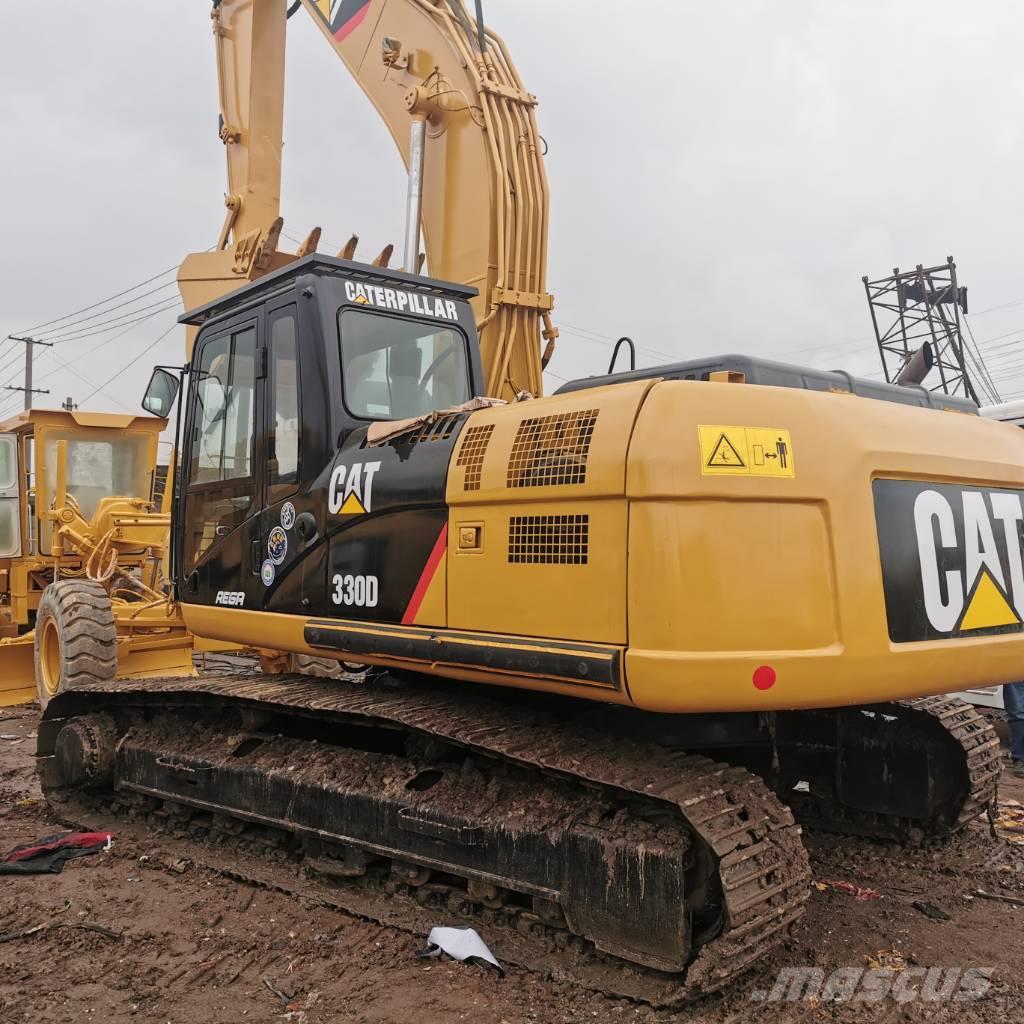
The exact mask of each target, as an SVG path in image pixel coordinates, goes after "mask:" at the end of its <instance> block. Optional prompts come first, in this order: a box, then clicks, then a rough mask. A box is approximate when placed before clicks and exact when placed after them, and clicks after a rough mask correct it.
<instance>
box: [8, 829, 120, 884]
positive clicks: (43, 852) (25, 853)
mask: <svg viewBox="0 0 1024 1024" xmlns="http://www.w3.org/2000/svg"><path fill="white" fill-rule="evenodd" d="M113 838H114V833H113V832H61V833H58V834H57V835H52V836H46V837H45V838H44V839H37V840H36V841H35V842H33V843H22V844H21V845H20V846H16V847H15V848H14V849H13V850H11V851H10V852H9V853H6V854H4V856H3V857H0V875H59V874H60V873H61V871H63V870H64V864H65V863H66V862H67V861H69V860H74V859H75V858H76V857H88V856H90V855H91V854H94V853H102V852H103V851H104V850H109V849H110V847H111V843H112V841H113Z"/></svg>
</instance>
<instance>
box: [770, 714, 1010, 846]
mask: <svg viewBox="0 0 1024 1024" xmlns="http://www.w3.org/2000/svg"><path fill="white" fill-rule="evenodd" d="M798 714H799V716H800V718H799V719H798V721H797V724H798V729H797V730H796V732H798V734H799V737H800V745H799V746H798V745H796V744H794V745H793V746H792V747H790V748H789V752H788V753H787V751H786V750H785V749H783V751H782V762H783V766H784V768H785V769H786V770H785V772H784V774H783V780H782V785H781V786H780V787H778V790H777V791H778V792H779V793H780V795H781V796H782V798H783V799H784V800H785V801H786V803H787V804H789V805H790V806H791V807H792V808H793V811H794V813H795V814H796V817H797V820H798V821H800V823H801V824H803V825H805V826H807V827H808V828H817V829H823V830H826V831H830V832H840V833H844V834H847V835H859V836H868V837H871V838H881V839H895V840H897V841H899V842H904V843H911V844H916V843H921V842H929V841H942V840H945V839H948V838H949V837H950V836H952V835H953V834H954V833H956V832H958V831H959V830H960V829H962V828H965V827H966V826H967V824H968V823H969V822H970V821H972V820H973V819H975V818H977V817H978V815H980V814H982V813H984V812H985V811H987V810H990V809H991V808H992V807H993V806H994V804H995V800H996V790H997V786H998V782H999V775H1000V772H1001V768H1002V766H1001V763H1000V752H999V738H998V736H997V735H996V733H995V731H994V730H993V729H992V727H991V726H990V725H989V723H988V722H987V721H986V720H985V718H984V717H983V716H982V715H981V714H980V713H979V712H978V710H977V709H976V708H974V707H973V706H972V705H970V704H968V703H966V702H965V701H962V700H960V699H959V698H956V697H947V696H945V695H940V696H936V697H921V698H918V699H915V700H904V701H898V702H894V703H890V704H876V705H871V706H870V707H866V708H861V709H857V708H844V709H840V710H838V711H808V712H799V713H798ZM808 737H810V738H809V739H808ZM821 737H827V739H824V740H823V741H821V742H820V743H819V740H820V739H821ZM844 737H845V739H844ZM850 737H852V741H851V740H850ZM844 742H845V743H847V744H848V747H847V748H846V749H849V750H850V751H852V753H851V754H847V753H844ZM816 747H817V749H815V748H816ZM794 751H795V756H794ZM822 751H824V752H825V753H826V755H827V756H826V758H825V759H824V761H819V763H824V764H825V765H827V766H828V771H827V773H819V777H818V778H814V772H815V769H814V768H813V767H807V766H808V765H810V764H812V763H813V761H814V759H815V758H816V757H818V758H819V759H820V755H821V752H822ZM787 757H788V758H789V759H790V761H791V762H792V763H790V764H788V765H787ZM826 774H827V777H825V776H826ZM801 776H804V777H807V778H811V779H812V781H811V784H810V787H809V789H801V790H794V789H793V780H794V779H795V778H798V777H801ZM858 776H860V778H859V777H858Z"/></svg>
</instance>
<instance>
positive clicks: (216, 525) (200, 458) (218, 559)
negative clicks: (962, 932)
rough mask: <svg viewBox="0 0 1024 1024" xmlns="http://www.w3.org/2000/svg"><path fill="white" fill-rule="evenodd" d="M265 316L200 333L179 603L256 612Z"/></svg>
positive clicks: (192, 395)
mask: <svg viewBox="0 0 1024 1024" xmlns="http://www.w3.org/2000/svg"><path fill="white" fill-rule="evenodd" d="M261 321H262V317H261V316H260V315H253V314H250V315H249V316H248V317H246V318H245V319H240V320H238V321H236V322H234V323H233V324H231V325H228V326H225V327H224V328H222V329H220V330H218V331H215V332H211V333H209V334H204V335H202V336H201V337H200V338H199V340H198V342H197V345H196V352H195V355H194V357H193V361H192V375H191V384H190V402H189V414H188V422H187V427H186V437H187V444H186V454H187V462H186V464H185V466H184V471H185V486H184V507H183V509H182V520H181V521H182V524H183V527H184V529H183V531H182V535H181V539H180V545H181V548H180V557H179V562H178V564H179V565H180V575H179V579H180V580H181V587H180V592H181V597H182V600H183V601H185V602H186V603H195V604H207V605H217V606H220V607H228V608H250V609H258V608H259V607H260V606H261V603H262V587H261V585H260V577H259V573H260V565H261V562H262V555H261V553H262V550H263V541H262V536H261V511H262V509H263V505H264V490H265V485H264V478H263V474H262V472H261V466H262V463H263V460H264V444H265V442H264V438H263V431H262V430H261V429H259V428H260V426H261V425H262V423H263V418H264V412H263V406H264V402H265V376H266V375H265V372H264V367H265V365H266V356H265V353H264V346H263V339H262V322H261Z"/></svg>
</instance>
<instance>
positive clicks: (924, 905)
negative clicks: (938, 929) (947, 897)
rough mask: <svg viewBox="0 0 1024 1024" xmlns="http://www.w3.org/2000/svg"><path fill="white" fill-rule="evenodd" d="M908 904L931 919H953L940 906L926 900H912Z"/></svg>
mask: <svg viewBox="0 0 1024 1024" xmlns="http://www.w3.org/2000/svg"><path fill="white" fill-rule="evenodd" d="M910 905H911V906H912V907H913V908H914V909H915V910H919V911H920V912H921V913H922V914H924V916H925V917H930V918H931V919H932V920H933V921H952V920H953V918H952V917H950V916H949V914H947V913H946V912H945V911H944V910H943V909H942V908H941V907H937V906H935V904H934V903H929V902H928V901H927V900H914V902H913V903H911V904H910Z"/></svg>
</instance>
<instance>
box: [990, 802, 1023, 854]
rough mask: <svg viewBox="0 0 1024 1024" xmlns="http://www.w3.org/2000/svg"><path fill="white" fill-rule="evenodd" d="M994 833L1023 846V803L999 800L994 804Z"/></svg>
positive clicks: (1015, 844)
mask: <svg viewBox="0 0 1024 1024" xmlns="http://www.w3.org/2000/svg"><path fill="white" fill-rule="evenodd" d="M995 827H996V835H998V836H999V837H1000V838H1001V839H1005V840H1006V841H1007V842H1008V843H1013V845H1014V846H1024V804H1022V803H1021V802H1020V801H1019V800H1000V801H999V803H998V804H996V821H995Z"/></svg>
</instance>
